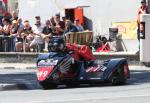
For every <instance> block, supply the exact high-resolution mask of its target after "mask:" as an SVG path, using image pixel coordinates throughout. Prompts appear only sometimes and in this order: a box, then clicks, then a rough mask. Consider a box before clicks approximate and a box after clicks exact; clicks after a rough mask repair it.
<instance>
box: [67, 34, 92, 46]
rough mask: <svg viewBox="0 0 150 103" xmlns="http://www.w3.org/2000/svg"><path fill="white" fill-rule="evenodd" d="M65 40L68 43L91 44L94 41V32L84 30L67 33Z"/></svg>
mask: <svg viewBox="0 0 150 103" xmlns="http://www.w3.org/2000/svg"><path fill="white" fill-rule="evenodd" d="M65 40H66V43H71V44H73V43H76V44H81V45H82V44H84V45H90V44H91V43H92V42H93V32H92V31H84V32H76V33H69V34H68V35H66V37H65Z"/></svg>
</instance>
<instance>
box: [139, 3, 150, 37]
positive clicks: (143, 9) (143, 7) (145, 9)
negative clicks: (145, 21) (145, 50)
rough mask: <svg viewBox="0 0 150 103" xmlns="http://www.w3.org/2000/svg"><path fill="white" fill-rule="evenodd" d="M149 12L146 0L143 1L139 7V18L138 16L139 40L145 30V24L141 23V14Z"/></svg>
mask: <svg viewBox="0 0 150 103" xmlns="http://www.w3.org/2000/svg"><path fill="white" fill-rule="evenodd" d="M146 13H148V7H147V4H146V0H142V1H141V6H140V8H139V9H138V18H137V25H138V30H137V37H138V40H140V33H141V32H142V31H143V25H141V15H143V14H146Z"/></svg>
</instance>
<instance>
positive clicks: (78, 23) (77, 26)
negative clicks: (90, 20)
mask: <svg viewBox="0 0 150 103" xmlns="http://www.w3.org/2000/svg"><path fill="white" fill-rule="evenodd" d="M74 25H75V26H76V28H77V29H78V31H79V32H83V31H84V29H83V26H82V25H81V24H80V21H79V19H75V21H74Z"/></svg>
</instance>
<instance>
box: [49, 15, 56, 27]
mask: <svg viewBox="0 0 150 103" xmlns="http://www.w3.org/2000/svg"><path fill="white" fill-rule="evenodd" d="M50 22H51V25H52V26H56V22H55V19H54V17H53V16H52V17H51V18H50Z"/></svg>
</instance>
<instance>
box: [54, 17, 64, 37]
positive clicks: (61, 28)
mask: <svg viewBox="0 0 150 103" xmlns="http://www.w3.org/2000/svg"><path fill="white" fill-rule="evenodd" d="M55 22H56V26H55V34H56V35H60V36H61V35H63V32H64V29H65V22H63V21H61V20H60V14H56V15H55Z"/></svg>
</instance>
